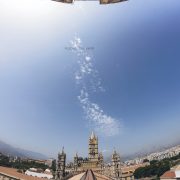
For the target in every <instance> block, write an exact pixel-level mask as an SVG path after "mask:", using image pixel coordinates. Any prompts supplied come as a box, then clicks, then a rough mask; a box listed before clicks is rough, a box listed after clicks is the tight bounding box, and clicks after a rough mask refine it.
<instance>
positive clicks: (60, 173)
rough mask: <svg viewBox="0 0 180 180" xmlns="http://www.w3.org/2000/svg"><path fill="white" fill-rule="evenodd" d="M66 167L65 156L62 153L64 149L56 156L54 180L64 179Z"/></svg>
mask: <svg viewBox="0 0 180 180" xmlns="http://www.w3.org/2000/svg"><path fill="white" fill-rule="evenodd" d="M65 167H66V154H65V153H64V147H63V149H62V152H61V153H59V154H58V160H57V167H56V179H57V180H61V179H63V177H65Z"/></svg>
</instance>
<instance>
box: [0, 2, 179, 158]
mask: <svg viewBox="0 0 180 180" xmlns="http://www.w3.org/2000/svg"><path fill="white" fill-rule="evenodd" d="M179 7H180V2H179V1H178V0H159V1H155V0H148V1H146V3H144V1H143V0H134V1H127V2H124V3H122V4H117V5H115V6H114V5H110V6H99V4H98V3H97V2H76V3H75V4H74V5H62V4H59V3H56V2H52V1H49V0H31V1H30V0H6V1H3V0H2V1H0V26H1V29H0V39H1V42H0V83H1V88H0V99H1V101H0V123H1V124H2V126H0V140H2V141H5V142H7V143H9V144H12V145H13V146H16V147H20V148H23V149H30V150H32V151H37V152H41V153H43V154H46V155H48V156H53V157H54V156H56V154H57V152H58V151H59V150H60V149H61V147H62V146H64V147H65V149H66V153H67V154H68V155H69V156H70V157H73V156H74V153H75V152H76V151H78V152H80V153H81V154H82V156H84V155H85V154H87V137H88V135H89V134H90V133H91V131H92V130H94V131H95V132H96V133H97V134H98V137H99V139H100V141H101V144H100V150H101V151H103V152H106V153H108V152H109V153H111V152H112V150H113V147H116V149H117V150H118V151H119V152H120V154H130V153H134V152H137V151H138V150H141V149H143V148H150V147H153V146H165V145H168V144H171V143H174V142H176V141H178V140H179V135H180V134H179V125H180V121H179V117H180V112H179V109H180V93H179V92H180V83H179V77H180V71H179V67H180V62H179V58H180V51H179V47H180V34H179V32H180V25H179V21H178V18H180V12H179ZM77 42H79V43H80V44H79V46H81V45H82V46H83V47H85V48H89V49H86V51H84V50H83V52H81V50H82V49H80V51H79V52H78V51H77V49H76V48H77ZM74 43H75V44H74ZM81 43H82V44H81ZM74 45H75V46H74ZM73 46H74V47H75V51H76V52H75V53H73V52H72V50H71V49H70V50H68V47H73ZM78 53H83V54H81V57H80V56H79V54H78ZM84 53H85V54H84ZM80 60H82V61H80ZM85 62H86V63H85ZM83 68H85V70H84V69H83ZM83 73H85V76H84V75H83ZM82 79H83V82H82V81H81V82H79V80H82ZM85 100H86V101H85ZM92 112H93V113H92ZM97 117H98V118H97ZM77 141H78V143H77Z"/></svg>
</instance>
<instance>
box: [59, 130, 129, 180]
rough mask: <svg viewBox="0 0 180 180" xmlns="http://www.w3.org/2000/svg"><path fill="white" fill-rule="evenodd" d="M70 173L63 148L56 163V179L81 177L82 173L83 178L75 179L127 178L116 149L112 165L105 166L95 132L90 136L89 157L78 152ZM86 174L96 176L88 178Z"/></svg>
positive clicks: (111, 179)
mask: <svg viewBox="0 0 180 180" xmlns="http://www.w3.org/2000/svg"><path fill="white" fill-rule="evenodd" d="M68 173H69V174H67V167H66V153H65V152H64V148H63V149H62V152H60V153H59V154H58V160H57V163H56V177H55V179H56V180H65V179H70V180H74V179H73V177H76V176H78V177H79V176H80V175H82V178H75V179H79V180H86V179H92V180H96V179H99V180H100V179H106V180H120V179H122V180H126V179H123V178H122V173H121V166H120V156H119V155H118V153H117V152H116V151H114V153H113V154H112V165H111V166H110V167H107V166H105V164H104V159H103V155H102V153H99V151H98V137H97V136H96V135H95V134H94V133H93V132H92V134H91V136H90V137H89V150H88V158H82V157H79V156H78V154H77V153H76V155H75V157H74V163H73V166H72V168H71V170H70V171H69V172H68ZM68 176H69V177H68ZM86 176H92V177H94V178H88V177H86ZM71 177H72V178H71ZM85 177H86V178H85ZM96 177H98V178H96Z"/></svg>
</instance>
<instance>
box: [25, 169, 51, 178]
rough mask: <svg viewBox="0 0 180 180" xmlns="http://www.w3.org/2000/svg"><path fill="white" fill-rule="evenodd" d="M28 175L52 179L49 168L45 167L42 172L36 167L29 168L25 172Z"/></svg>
mask: <svg viewBox="0 0 180 180" xmlns="http://www.w3.org/2000/svg"><path fill="white" fill-rule="evenodd" d="M25 174H26V175H28V176H33V177H38V178H47V179H53V175H52V173H51V171H50V170H49V169H46V170H45V171H44V172H43V171H42V170H38V169H36V168H30V169H28V170H27V171H26V172H25Z"/></svg>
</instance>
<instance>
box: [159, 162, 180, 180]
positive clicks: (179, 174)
mask: <svg viewBox="0 0 180 180" xmlns="http://www.w3.org/2000/svg"><path fill="white" fill-rule="evenodd" d="M160 179H161V180H175V179H176V180H180V165H177V166H175V167H173V168H171V169H170V170H169V171H166V172H165V173H164V174H163V175H162V176H161V177H160Z"/></svg>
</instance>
